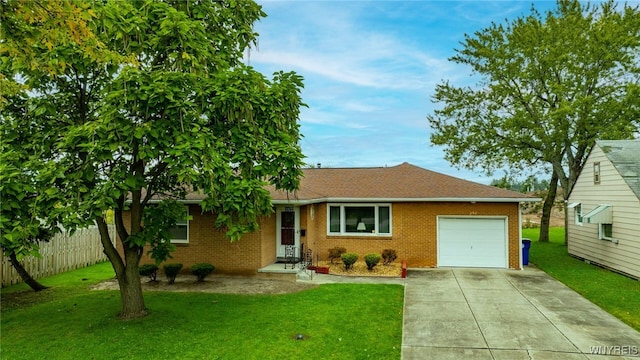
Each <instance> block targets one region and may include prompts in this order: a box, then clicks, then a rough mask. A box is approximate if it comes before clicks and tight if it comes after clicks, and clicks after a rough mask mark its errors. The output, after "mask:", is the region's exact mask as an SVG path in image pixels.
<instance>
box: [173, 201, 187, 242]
mask: <svg viewBox="0 0 640 360" xmlns="http://www.w3.org/2000/svg"><path fill="white" fill-rule="evenodd" d="M169 234H171V243H173V244H188V243H189V206H188V205H185V206H184V217H183V218H182V219H180V220H178V221H176V226H174V227H172V228H171V229H169Z"/></svg>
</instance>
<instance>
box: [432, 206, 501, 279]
mask: <svg viewBox="0 0 640 360" xmlns="http://www.w3.org/2000/svg"><path fill="white" fill-rule="evenodd" d="M438 266H468V267H495V268H506V267H507V235H506V219H502V218H442V217H441V218H438Z"/></svg>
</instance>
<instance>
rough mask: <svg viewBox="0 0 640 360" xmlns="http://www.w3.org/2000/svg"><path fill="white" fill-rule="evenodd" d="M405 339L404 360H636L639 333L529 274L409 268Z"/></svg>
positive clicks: (639, 349) (546, 279)
mask: <svg viewBox="0 0 640 360" xmlns="http://www.w3.org/2000/svg"><path fill="white" fill-rule="evenodd" d="M639 296H640V295H639ZM402 333H403V335H402V359H404V360H410V359H510V360H519V359H523V360H524V359H527V360H529V359H572V360H573V359H593V360H606V359H627V358H628V359H636V360H637V359H638V357H639V356H640V353H639V352H640V333H639V332H637V331H635V330H633V329H632V328H631V327H629V326H627V325H625V324H624V323H622V322H621V321H620V320H618V319H616V318H615V317H613V316H612V315H610V314H608V313H607V312H605V311H603V310H602V309H600V308H599V307H597V306H596V305H594V304H592V303H591V302H589V301H588V300H586V299H585V298H583V297H582V296H580V295H578V294H577V293H576V292H574V291H572V290H571V289H569V288H568V287H566V286H564V285H563V284H561V283H560V282H558V281H556V280H554V279H552V278H551V277H550V276H548V275H547V274H545V273H544V272H542V271H540V270H538V269H536V268H531V267H528V268H526V269H525V270H523V271H517V270H496V269H461V268H460V269H459V268H455V269H425V270H422V269H410V270H409V273H408V277H407V279H406V282H405V299H404V319H403V331H402ZM614 355H623V356H614Z"/></svg>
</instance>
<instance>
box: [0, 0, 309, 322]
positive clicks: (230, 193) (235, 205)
mask: <svg viewBox="0 0 640 360" xmlns="http://www.w3.org/2000/svg"><path fill="white" fill-rule="evenodd" d="M43 3H46V4H48V3H47V2H43ZM69 3H70V4H71V5H70V6H73V9H74V11H78V18H79V19H82V20H83V21H84V22H83V23H82V24H85V25H86V29H87V31H89V38H90V39H95V40H92V43H93V41H95V44H99V50H100V51H93V50H89V49H87V46H86V45H87V43H86V42H82V41H79V40H78V37H77V36H76V35H75V33H74V32H73V30H72V29H71V27H72V26H69V28H65V27H63V28H62V29H61V30H60V31H61V33H60V34H58V35H56V36H54V38H53V39H48V37H47V36H46V35H45V34H44V33H45V32H44V31H43V29H46V27H47V26H49V24H52V23H54V24H57V22H56V21H55V20H52V19H50V18H47V17H46V16H45V19H44V20H39V21H35V22H31V21H29V20H28V19H27V20H26V19H25V18H24V17H22V16H20V14H21V13H24V9H25V7H27V8H28V7H33V6H35V5H31V4H29V2H22V1H18V0H16V1H8V2H7V4H4V6H8V7H11V8H13V9H18V10H20V11H16V12H14V13H13V14H14V15H8V14H4V15H3V16H4V17H5V18H9V19H10V21H8V22H6V23H5V22H3V27H8V26H11V27H15V28H23V27H27V28H29V29H31V28H33V29H34V30H33V31H30V32H28V33H26V34H24V33H19V32H11V31H6V30H5V34H6V35H5V36H6V37H7V38H8V40H7V41H5V42H4V44H5V45H6V46H5V47H3V51H2V53H0V59H1V60H2V63H1V68H0V70H1V71H2V75H3V76H4V79H5V81H6V82H7V83H10V84H12V85H13V86H12V87H11V89H12V91H5V92H3V94H2V96H4V97H5V99H7V101H6V104H10V106H5V109H4V110H3V112H2V126H3V128H5V129H6V128H9V127H10V124H15V123H21V124H31V125H30V126H32V127H33V130H32V131H30V132H28V133H27V134H28V136H26V137H25V138H24V139H22V141H13V140H12V139H7V142H6V146H7V147H8V148H10V149H15V151H18V152H26V153H28V154H27V157H29V158H31V159H34V158H37V157H39V156H41V155H40V153H43V152H44V153H47V154H50V155H48V156H46V157H41V158H42V159H44V161H42V162H41V164H39V166H38V167H37V168H32V167H30V163H29V162H25V163H24V164H23V165H22V166H23V167H25V168H26V169H27V170H25V171H26V172H27V173H29V172H30V173H33V174H37V178H38V179H42V180H41V181H42V183H44V184H46V187H43V188H40V189H41V191H40V192H39V196H41V197H43V198H47V197H50V198H53V199H55V201H56V202H57V203H56V206H53V207H52V206H50V205H47V206H46V209H44V210H46V212H47V214H49V216H54V217H59V218H60V219H61V221H62V222H63V223H64V225H65V226H66V227H68V228H74V227H79V226H86V225H88V224H90V223H95V224H97V225H98V227H99V228H100V230H101V234H102V239H103V241H102V242H103V245H104V247H105V253H106V254H107V256H108V257H109V259H110V261H111V263H112V264H113V267H114V269H115V271H116V274H117V277H118V281H119V283H120V289H121V298H122V303H123V308H122V313H121V316H123V317H136V316H142V315H144V314H145V313H146V309H145V307H144V302H143V301H142V292H141V288H140V284H139V274H138V263H139V260H140V258H141V256H142V254H143V249H144V247H145V246H151V248H152V250H151V254H152V256H154V257H156V260H157V261H162V260H164V259H165V258H166V257H167V256H168V255H169V254H170V252H171V250H172V249H173V247H172V245H171V243H170V241H169V239H168V228H170V227H171V226H172V225H174V224H175V223H176V221H177V220H178V219H179V217H180V216H182V214H183V213H182V212H181V211H180V210H179V209H178V208H179V207H180V204H178V203H176V202H175V201H174V200H173V199H179V198H181V197H183V196H184V195H185V194H186V193H187V192H191V191H198V192H201V193H202V194H204V195H205V200H204V201H203V203H202V206H203V209H204V210H205V211H209V210H210V211H213V212H214V213H216V214H218V217H217V221H216V225H217V226H219V227H223V228H225V229H226V230H227V235H228V236H229V237H230V239H231V240H232V241H236V240H238V239H240V237H241V236H242V235H243V234H245V233H247V232H250V231H254V230H256V229H257V220H258V218H259V216H261V215H264V214H268V213H270V212H271V211H272V207H271V202H270V197H269V193H268V191H266V190H265V185H267V184H272V185H274V186H275V187H276V188H278V189H286V190H294V189H296V188H297V187H298V185H299V177H300V176H301V174H302V171H301V166H302V164H303V163H302V158H303V155H302V153H301V149H300V147H299V145H298V141H299V139H300V137H301V134H300V133H299V124H298V121H297V120H298V116H299V109H300V107H301V106H304V104H303V103H302V101H301V98H300V89H301V88H302V79H301V77H300V76H298V75H296V74H295V73H291V72H289V73H285V72H278V73H275V74H274V75H273V78H272V79H267V78H266V77H265V76H263V75H262V74H260V73H258V72H257V71H255V70H254V69H253V68H251V67H250V66H247V65H245V64H244V63H243V62H242V56H243V53H244V51H245V50H246V49H247V48H248V47H249V46H251V45H252V44H253V43H254V42H255V40H256V37H257V34H256V33H255V32H254V31H253V23H254V22H255V21H256V20H258V19H259V18H260V17H262V16H265V14H264V12H263V11H262V9H261V7H260V6H259V5H257V4H256V3H254V2H253V1H246V0H240V1H213V0H203V1H183V0H180V1H162V2H161V1H151V0H137V1H127V2H122V1H106V2H88V3H85V2H81V1H71V2H69ZM25 43H32V44H42V46H40V48H38V51H36V52H35V54H34V53H30V52H21V51H20V50H19V49H18V47H20V46H24V44H25ZM50 44H51V45H50ZM32 61H35V63H36V64H37V65H36V66H32V65H31V63H30V62H32ZM52 63H56V64H58V66H57V67H55V71H52V70H51V64H52ZM39 65H42V66H39ZM6 88H7V89H8V88H9V87H6ZM15 89H19V90H18V91H15ZM36 129H37V131H36ZM40 148H41V149H42V150H37V149H40ZM36 150H37V151H36ZM40 165H41V166H40ZM53 195H55V196H53ZM158 201H159V202H160V203H159V204H158V203H157V202H158ZM152 205H153V206H152ZM109 209H113V212H114V215H115V225H116V231H117V233H118V237H119V240H120V242H121V244H122V249H123V250H122V252H121V253H118V252H117V251H116V249H115V248H114V247H113V245H111V241H110V238H109V234H108V232H107V231H106V221H105V216H104V214H105V212H106V211H108V210H109Z"/></svg>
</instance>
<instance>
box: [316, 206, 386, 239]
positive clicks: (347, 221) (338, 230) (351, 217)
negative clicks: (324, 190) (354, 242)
mask: <svg viewBox="0 0 640 360" xmlns="http://www.w3.org/2000/svg"><path fill="white" fill-rule="evenodd" d="M328 218H329V223H328V224H327V227H328V233H329V234H330V235H363V236H372V235H374V236H375V235H384V236H388V235H391V206H390V205H370V204H348V205H346V204H345V205H338V204H336V205H330V206H329V214H328Z"/></svg>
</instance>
